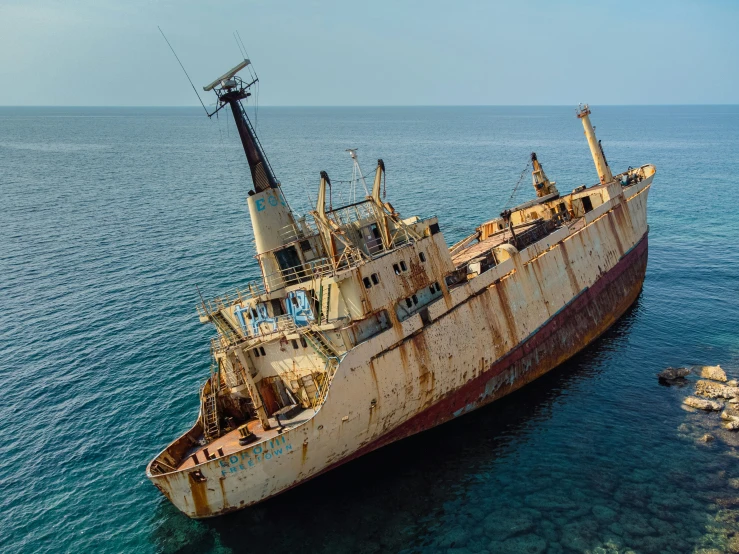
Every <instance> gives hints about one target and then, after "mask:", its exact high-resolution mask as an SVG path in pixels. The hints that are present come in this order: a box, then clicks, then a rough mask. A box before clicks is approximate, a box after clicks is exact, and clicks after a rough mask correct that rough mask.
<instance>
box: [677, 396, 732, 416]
mask: <svg viewBox="0 0 739 554" xmlns="http://www.w3.org/2000/svg"><path fill="white" fill-rule="evenodd" d="M683 404H685V405H686V406H690V407H691V408H696V409H697V410H705V411H707V412H717V411H719V410H721V409H722V408H723V407H724V405H723V404H722V403H721V402H717V401H715V400H707V399H705V398H698V397H697V396H688V397H687V398H686V399H685V400H683Z"/></svg>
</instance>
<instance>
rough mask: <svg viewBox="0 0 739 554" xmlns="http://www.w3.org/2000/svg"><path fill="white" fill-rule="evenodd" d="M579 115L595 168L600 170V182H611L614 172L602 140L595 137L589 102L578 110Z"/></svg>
mask: <svg viewBox="0 0 739 554" xmlns="http://www.w3.org/2000/svg"><path fill="white" fill-rule="evenodd" d="M577 117H578V118H580V119H581V120H582V126H583V128H584V129H585V137H587V139H588V146H590V153H591V154H592V156H593V162H594V163H595V169H596V171H597V172H598V178H599V179H600V183H601V185H605V184H606V183H610V182H611V181H613V174H612V173H611V168H610V167H608V162H607V161H606V155H605V154H604V153H603V147H602V146H601V145H600V141H599V140H598V139H597V138H595V127H593V125H592V123H590V107H589V106H588V105H587V104H581V105H580V107H579V109H578V111H577Z"/></svg>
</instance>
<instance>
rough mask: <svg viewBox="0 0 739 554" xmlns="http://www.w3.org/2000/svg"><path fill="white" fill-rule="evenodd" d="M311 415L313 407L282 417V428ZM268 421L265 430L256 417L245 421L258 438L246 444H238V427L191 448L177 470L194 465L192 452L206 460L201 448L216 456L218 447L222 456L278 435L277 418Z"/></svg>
mask: <svg viewBox="0 0 739 554" xmlns="http://www.w3.org/2000/svg"><path fill="white" fill-rule="evenodd" d="M313 415H315V412H314V411H313V409H312V408H307V409H305V410H303V411H302V412H300V413H298V414H297V415H296V416H295V417H294V418H292V419H283V420H282V429H283V430H285V429H286V428H288V427H295V426H297V425H300V424H303V423H305V422H307V421H309V420H310V419H311V418H312V417H313ZM269 423H270V425H271V428H270V429H268V430H266V431H265V430H264V428H263V427H262V424H261V422H260V421H259V420H258V419H255V420H252V421H250V422H249V423H247V425H248V427H249V431H251V432H252V433H254V434H255V435H257V437H258V438H257V440H255V441H254V442H252V443H249V444H247V445H246V446H241V445H240V444H239V439H240V438H241V435H240V434H239V431H238V429H234V430H233V431H229V432H228V433H226V434H225V435H223V436H221V437H218V438H217V439H216V440H214V441H212V442H210V443H208V444H206V445H205V446H198V447H196V448H193V449H191V450H190V451H188V452H187V454H186V455H185V459H184V460H183V461H182V463H181V464H180V465H179V466H177V471H181V470H183V469H188V468H191V467H195V462H194V461H193V459H192V455H193V454H197V457H198V460H199V462H200V463H203V462H205V461H207V460H206V458H205V454H204V453H203V450H205V449H206V448H207V449H208V453H209V454H210V455H211V456H213V455H214V454H215V455H216V457H217V458H218V457H220V456H219V455H218V449H219V448H221V449H223V456H228V455H230V454H233V453H234V452H239V451H241V450H244V449H245V448H251V447H253V446H256V445H258V444H260V443H262V442H265V441H268V440H270V439H273V438H275V437H277V436H279V435H280V429H279V427H278V425H277V420H275V418H270V420H269Z"/></svg>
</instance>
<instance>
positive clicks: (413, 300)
mask: <svg viewBox="0 0 739 554" xmlns="http://www.w3.org/2000/svg"><path fill="white" fill-rule="evenodd" d="M440 291H441V287H440V286H439V283H434V284H433V285H429V292H430V293H431V294H435V293H437V292H440ZM405 305H406V306H408V307H409V308H412V307H413V306H418V296H416V295H415V294H414V295H413V296H411V297H409V298H406V299H405Z"/></svg>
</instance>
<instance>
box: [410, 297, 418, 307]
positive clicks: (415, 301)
mask: <svg viewBox="0 0 739 554" xmlns="http://www.w3.org/2000/svg"><path fill="white" fill-rule="evenodd" d="M411 299H412V300H413V305H414V306H415V305H416V304H418V296H416V295H415V294H414V295H413V296H411Z"/></svg>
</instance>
